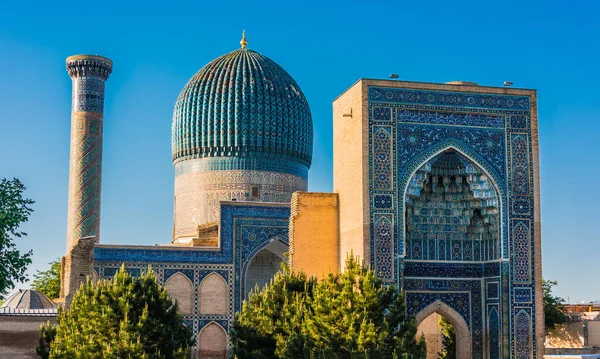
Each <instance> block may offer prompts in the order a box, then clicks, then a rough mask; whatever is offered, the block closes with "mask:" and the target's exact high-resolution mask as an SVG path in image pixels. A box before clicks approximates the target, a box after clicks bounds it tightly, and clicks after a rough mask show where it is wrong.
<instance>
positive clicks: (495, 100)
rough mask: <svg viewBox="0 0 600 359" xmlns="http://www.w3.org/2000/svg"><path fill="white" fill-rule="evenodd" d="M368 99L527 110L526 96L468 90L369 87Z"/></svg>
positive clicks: (401, 102) (527, 101)
mask: <svg viewBox="0 0 600 359" xmlns="http://www.w3.org/2000/svg"><path fill="white" fill-rule="evenodd" d="M369 100H371V101H376V102H394V103H398V104H421V105H438V106H459V107H462V108H485V109H500V110H516V111H527V110H529V97H528V96H509V95H488V94H476V93H470V92H446V91H428V90H412V89H400V88H388V87H375V86H370V87H369Z"/></svg>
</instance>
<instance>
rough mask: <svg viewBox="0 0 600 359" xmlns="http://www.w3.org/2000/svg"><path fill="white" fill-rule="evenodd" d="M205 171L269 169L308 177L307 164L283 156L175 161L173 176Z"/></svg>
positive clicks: (265, 155)
mask: <svg viewBox="0 0 600 359" xmlns="http://www.w3.org/2000/svg"><path fill="white" fill-rule="evenodd" d="M207 171H270V172H281V173H289V174H292V175H296V176H299V177H302V178H304V179H306V178H308V166H306V165H305V164H302V163H299V162H296V161H294V160H293V159H292V158H285V156H273V155H267V154H259V155H257V156H248V157H214V158H202V159H192V160H186V161H180V162H177V163H175V176H179V175H182V174H186V173H190V172H207Z"/></svg>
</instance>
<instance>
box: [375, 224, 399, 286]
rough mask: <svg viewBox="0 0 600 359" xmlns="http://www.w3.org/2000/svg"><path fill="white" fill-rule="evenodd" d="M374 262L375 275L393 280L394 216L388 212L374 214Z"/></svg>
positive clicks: (389, 280) (385, 279)
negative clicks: (375, 259) (375, 260)
mask: <svg viewBox="0 0 600 359" xmlns="http://www.w3.org/2000/svg"><path fill="white" fill-rule="evenodd" d="M374 219H375V224H374V230H373V231H374V235H375V236H374V242H375V245H374V246H375V251H376V252H375V256H376V258H378V260H377V262H376V264H375V273H376V274H377V276H378V277H379V278H380V279H382V280H384V281H387V282H392V281H394V262H393V258H394V222H393V220H394V218H393V217H392V215H390V214H376V215H375V216H374Z"/></svg>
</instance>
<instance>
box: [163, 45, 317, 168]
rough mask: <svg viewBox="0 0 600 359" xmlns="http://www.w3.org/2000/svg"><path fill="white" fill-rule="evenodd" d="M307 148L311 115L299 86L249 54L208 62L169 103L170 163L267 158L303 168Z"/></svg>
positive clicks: (238, 52) (261, 58)
mask: <svg viewBox="0 0 600 359" xmlns="http://www.w3.org/2000/svg"><path fill="white" fill-rule="evenodd" d="M312 144H313V124H312V116H311V113H310V108H309V106H308V102H307V101H306V98H305V97H304V94H303V93H302V91H301V90H300V87H299V86H298V84H297V83H296V81H294V79H293V78H292V77H291V76H290V75H289V74H288V73H287V72H286V71H285V70H284V69H283V68H281V66H279V65H278V64H276V63H275V62H274V61H273V60H271V59H269V58H268V57H266V56H263V55H261V54H259V53H257V52H255V51H252V50H248V49H240V50H236V51H233V52H231V53H229V54H225V55H223V56H221V57H219V58H217V59H215V60H213V61H211V62H210V63H208V64H207V65H206V66H204V67H203V68H202V69H200V71H198V72H197V73H196V74H195V75H194V76H193V77H192V78H191V79H190V81H189V82H188V83H187V84H186V86H185V87H184V88H183V90H182V91H181V93H180V95H179V97H178V98H177V102H176V103H175V109H174V111H173V125H172V150H173V160H174V161H177V160H180V159H189V158H203V157H221V156H261V155H262V154H265V155H269V154H270V155H283V156H286V157H287V158H290V157H291V158H293V159H295V161H296V162H299V163H302V164H304V165H305V166H307V167H308V166H310V163H311V160H312ZM282 160H286V158H284V157H282Z"/></svg>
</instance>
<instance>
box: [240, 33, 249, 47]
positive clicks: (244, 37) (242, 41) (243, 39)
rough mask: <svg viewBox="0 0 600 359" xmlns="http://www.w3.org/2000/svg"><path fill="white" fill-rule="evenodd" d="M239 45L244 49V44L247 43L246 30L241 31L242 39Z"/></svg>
mask: <svg viewBox="0 0 600 359" xmlns="http://www.w3.org/2000/svg"><path fill="white" fill-rule="evenodd" d="M240 45H242V49H245V48H246V45H248V41H246V30H244V31H242V40H241V41H240Z"/></svg>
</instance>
